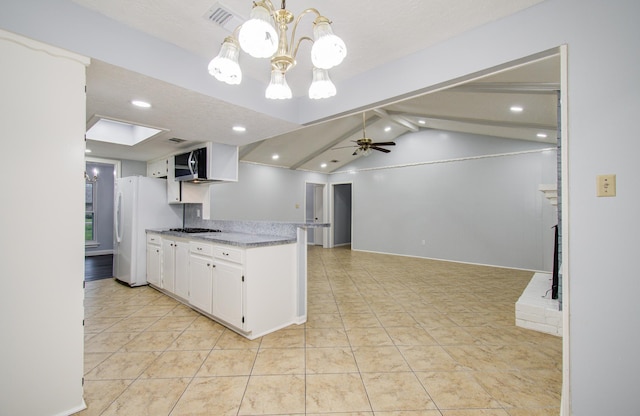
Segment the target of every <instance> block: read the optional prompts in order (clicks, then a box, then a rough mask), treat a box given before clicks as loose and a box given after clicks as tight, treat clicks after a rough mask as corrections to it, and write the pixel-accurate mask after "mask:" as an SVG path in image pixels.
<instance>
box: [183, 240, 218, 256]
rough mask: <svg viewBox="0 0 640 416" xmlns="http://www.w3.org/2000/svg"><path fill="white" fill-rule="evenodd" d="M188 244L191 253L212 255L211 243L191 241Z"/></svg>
mask: <svg viewBox="0 0 640 416" xmlns="http://www.w3.org/2000/svg"><path fill="white" fill-rule="evenodd" d="M189 246H190V250H191V252H192V253H196V254H201V255H203V256H212V255H213V246H212V245H211V244H208V243H203V242H199V241H192V242H191V243H190V244H189Z"/></svg>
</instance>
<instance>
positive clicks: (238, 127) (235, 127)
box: [233, 126, 247, 133]
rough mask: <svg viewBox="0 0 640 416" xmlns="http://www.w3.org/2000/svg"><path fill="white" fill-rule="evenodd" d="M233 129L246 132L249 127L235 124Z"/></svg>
mask: <svg viewBox="0 0 640 416" xmlns="http://www.w3.org/2000/svg"><path fill="white" fill-rule="evenodd" d="M233 131H237V132H238V133H244V132H245V131H247V128H246V127H244V126H233Z"/></svg>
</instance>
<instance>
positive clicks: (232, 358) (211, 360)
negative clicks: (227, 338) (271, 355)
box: [196, 349, 258, 377]
mask: <svg viewBox="0 0 640 416" xmlns="http://www.w3.org/2000/svg"><path fill="white" fill-rule="evenodd" d="M257 354H258V350H257V349H234V350H216V349H214V350H212V351H211V353H210V354H209V356H208V357H207V358H206V360H205V361H204V363H203V364H202V367H201V368H200V370H199V371H198V373H197V374H196V377H212V376H244V375H249V374H251V369H252V368H253V364H254V363H255V360H256V356H257Z"/></svg>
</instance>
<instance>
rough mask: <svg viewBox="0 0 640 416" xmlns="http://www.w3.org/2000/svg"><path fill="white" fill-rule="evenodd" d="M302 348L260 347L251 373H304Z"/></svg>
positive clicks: (303, 352)
mask: <svg viewBox="0 0 640 416" xmlns="http://www.w3.org/2000/svg"><path fill="white" fill-rule="evenodd" d="M304 373H305V351H304V348H283V349H275V348H269V349H260V351H258V356H257V357H256V361H255V364H254V365H253V370H252V371H251V374H252V375H267V374H304Z"/></svg>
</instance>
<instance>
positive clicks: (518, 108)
mask: <svg viewBox="0 0 640 416" xmlns="http://www.w3.org/2000/svg"><path fill="white" fill-rule="evenodd" d="M510 110H511V112H512V113H522V112H523V111H524V108H522V107H521V106H519V105H512V106H511V108H510Z"/></svg>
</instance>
